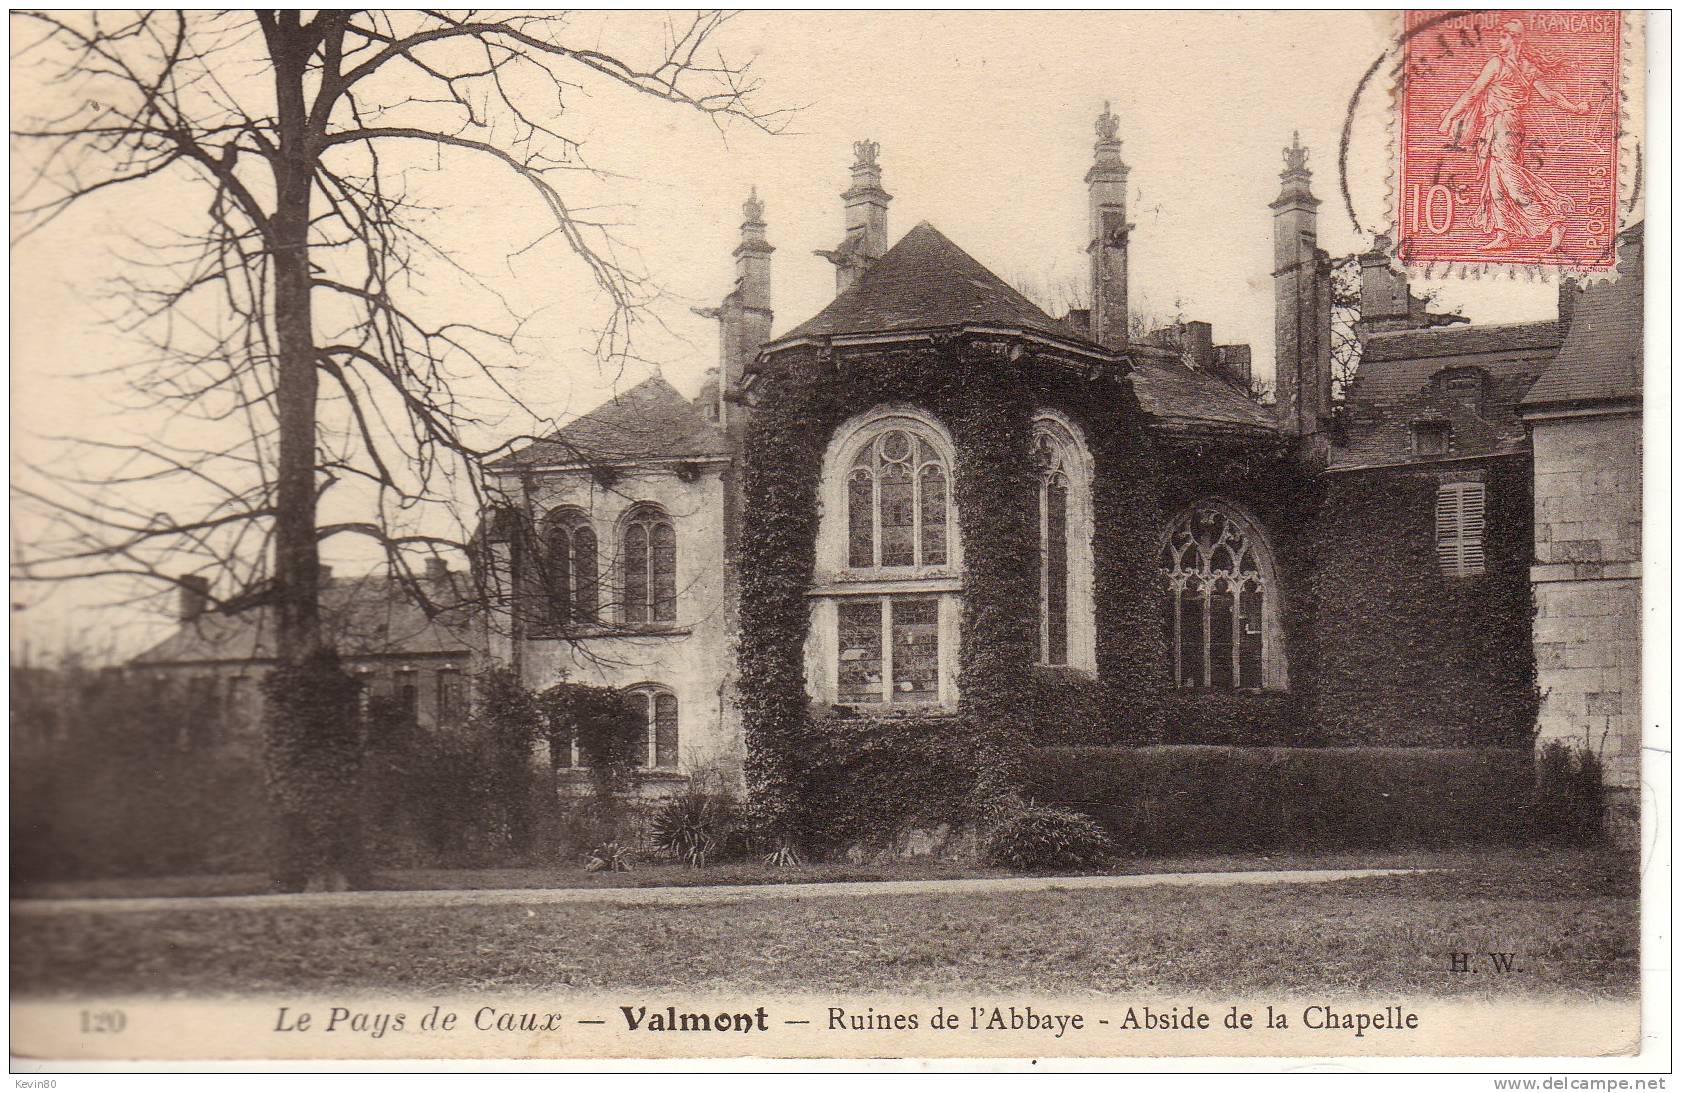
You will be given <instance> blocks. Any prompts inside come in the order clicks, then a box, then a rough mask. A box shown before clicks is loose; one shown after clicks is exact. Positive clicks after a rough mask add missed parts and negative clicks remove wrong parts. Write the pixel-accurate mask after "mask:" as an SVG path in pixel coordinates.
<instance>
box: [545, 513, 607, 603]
mask: <svg viewBox="0 0 1681 1093" xmlns="http://www.w3.org/2000/svg"><path fill="white" fill-rule="evenodd" d="M544 538H545V542H544V557H543V579H544V581H545V583H546V585H547V590H548V605H549V621H550V622H551V623H552V624H554V625H556V626H564V625H566V624H567V623H575V622H594V621H595V619H596V615H597V612H598V611H599V610H600V598H599V597H600V559H599V556H598V553H597V544H596V538H595V528H593V527H592V526H590V522H589V517H588V516H586V515H584V513H583V512H582V511H581V510H578V509H563V510H561V511H559V512H557V513H554V514H553V515H551V516H550V517H549V529H548V533H547V535H546V536H545V537H544Z"/></svg>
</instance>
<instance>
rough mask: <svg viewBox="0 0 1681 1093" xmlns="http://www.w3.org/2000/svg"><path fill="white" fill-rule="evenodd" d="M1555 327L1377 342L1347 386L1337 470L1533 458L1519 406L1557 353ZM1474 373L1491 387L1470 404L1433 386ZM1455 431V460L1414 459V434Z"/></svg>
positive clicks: (1445, 332) (1416, 333)
mask: <svg viewBox="0 0 1681 1093" xmlns="http://www.w3.org/2000/svg"><path fill="white" fill-rule="evenodd" d="M1559 339H1560V332H1559V326H1558V324H1557V323H1555V322H1530V323H1489V324H1486V325H1475V326H1456V327H1432V328H1430V329H1425V330H1403V331H1390V332H1385V333H1380V334H1373V335H1371V336H1370V337H1369V338H1368V339H1367V340H1366V344H1365V349H1364V352H1363V353H1362V354H1361V357H1360V366H1359V369H1358V371H1357V372H1356V373H1355V376H1354V381H1353V382H1352V383H1351V384H1349V387H1348V393H1347V401H1346V403H1345V406H1344V408H1345V410H1346V413H1347V419H1346V428H1345V430H1344V435H1343V437H1342V440H1341V442H1340V443H1339V444H1338V445H1336V446H1333V448H1332V450H1331V466H1332V468H1333V469H1334V470H1362V469H1367V468H1374V467H1389V466H1398V465H1401V464H1412V463H1422V462H1431V461H1435V460H1438V459H1440V458H1447V457H1449V456H1451V457H1452V458H1471V457H1478V456H1506V455H1516V454H1521V453H1522V452H1525V451H1527V450H1528V449H1529V440H1528V437H1527V436H1526V434H1525V432H1524V428H1523V422H1522V421H1521V420H1520V419H1519V417H1518V414H1517V405H1518V402H1519V400H1520V399H1522V398H1523V395H1524V392H1525V391H1527V390H1529V389H1530V386H1531V385H1532V384H1533V383H1534V382H1535V380H1536V377H1538V376H1540V375H1541V373H1542V372H1543V371H1544V370H1545V369H1546V368H1547V367H1548V363H1549V362H1550V361H1551V360H1552V359H1553V356H1554V354H1556V353H1557V352H1558V347H1559ZM1461 368H1474V369H1477V370H1478V371H1480V372H1482V373H1483V374H1484V375H1485V376H1486V377H1487V379H1486V383H1487V387H1486V388H1485V389H1483V391H1482V394H1481V395H1480V396H1479V398H1478V399H1477V400H1475V402H1472V403H1467V402H1466V401H1465V400H1464V399H1462V398H1460V397H1457V396H1455V395H1454V393H1453V392H1451V391H1447V390H1444V389H1442V388H1441V387H1440V385H1439V384H1438V383H1437V381H1436V377H1437V376H1438V375H1440V374H1441V373H1443V372H1445V371H1452V370H1455V369H1461ZM1426 421H1431V422H1441V423H1443V424H1446V425H1448V426H1450V427H1451V436H1452V450H1451V452H1449V453H1444V454H1443V455H1441V456H1426V455H1420V454H1418V453H1416V452H1415V451H1414V448H1413V446H1414V441H1413V426H1414V425H1415V424H1417V423H1419V422H1426Z"/></svg>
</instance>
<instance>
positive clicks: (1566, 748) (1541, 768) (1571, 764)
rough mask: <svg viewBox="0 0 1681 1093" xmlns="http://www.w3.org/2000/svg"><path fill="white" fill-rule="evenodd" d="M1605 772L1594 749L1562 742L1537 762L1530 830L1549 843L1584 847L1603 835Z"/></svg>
mask: <svg viewBox="0 0 1681 1093" xmlns="http://www.w3.org/2000/svg"><path fill="white" fill-rule="evenodd" d="M1604 812H1605V770H1604V764H1603V763H1601V762H1600V760H1599V756H1597V755H1595V754H1594V753H1593V752H1592V751H1591V750H1589V749H1587V748H1584V747H1578V746H1576V745H1575V744H1572V743H1567V742H1566V741H1563V740H1550V741H1548V742H1547V743H1546V744H1544V745H1543V746H1542V748H1541V751H1540V753H1539V754H1538V755H1537V756H1536V759H1535V797H1534V801H1533V803H1532V806H1531V831H1532V833H1533V834H1534V835H1535V837H1536V838H1539V839H1544V840H1547V841H1549V842H1559V843H1565V844H1568V845H1573V846H1581V845H1585V844H1587V843H1592V842H1597V841H1598V840H1599V839H1601V838H1602V837H1603V836H1604V826H1603V823H1604Z"/></svg>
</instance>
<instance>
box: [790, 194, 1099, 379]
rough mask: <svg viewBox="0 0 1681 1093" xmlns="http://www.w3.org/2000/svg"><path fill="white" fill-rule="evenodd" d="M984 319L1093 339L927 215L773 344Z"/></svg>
mask: <svg viewBox="0 0 1681 1093" xmlns="http://www.w3.org/2000/svg"><path fill="white" fill-rule="evenodd" d="M983 324H984V325H989V326H1003V327H1009V328H1012V329H1016V330H1024V331H1030V332H1033V333H1037V334H1046V335H1049V336H1051V337H1055V338H1059V339H1062V340H1064V341H1070V340H1072V341H1087V342H1088V344H1089V341H1088V339H1085V338H1081V337H1079V336H1077V335H1071V334H1070V331H1069V328H1068V327H1067V326H1065V325H1064V324H1062V323H1059V322H1057V321H1056V320H1055V319H1053V318H1051V317H1050V316H1049V315H1047V314H1045V313H1044V312H1043V311H1042V310H1040V309H1039V308H1038V306H1036V305H1035V304H1034V303H1033V302H1032V301H1031V300H1029V299H1028V298H1027V297H1025V296H1023V295H1022V294H1021V293H1019V292H1017V291H1016V290H1015V289H1013V288H1011V287H1010V286H1009V285H1007V284H1005V283H1004V282H1003V281H1002V280H1000V279H999V277H998V275H997V274H995V273H993V272H992V271H991V270H989V269H987V268H986V267H985V266H983V265H981V264H980V263H979V262H978V261H976V260H975V259H974V258H972V257H971V256H970V255H969V254H968V252H966V251H964V249H963V248H962V247H959V246H958V245H957V244H956V243H953V242H952V241H951V240H950V239H947V238H946V237H945V236H944V235H942V234H940V232H939V230H938V229H937V228H935V227H934V226H933V225H932V224H929V223H928V222H927V221H923V222H922V223H920V224H918V225H917V226H916V227H914V228H912V229H911V230H910V231H908V232H906V233H905V236H904V238H903V239H900V240H899V241H898V242H897V243H895V244H893V246H892V247H891V248H890V249H889V250H888V252H887V253H886V254H884V255H882V256H881V257H880V258H878V259H877V260H876V261H875V262H874V263H873V264H872V265H871V266H870V268H869V269H867V270H865V271H864V273H863V275H862V276H860V277H859V278H858V280H857V281H856V282H855V283H854V284H853V285H852V287H850V288H848V289H847V290H846V291H845V292H843V293H841V294H840V295H839V296H836V297H835V298H834V300H833V301H832V302H831V303H830V304H829V306H828V307H826V308H824V309H823V310H822V311H819V312H818V313H817V314H816V315H813V316H812V317H811V318H809V319H807V320H806V321H805V322H803V323H801V324H800V325H799V326H796V327H795V328H794V329H792V330H790V331H788V333H786V334H784V335H782V336H781V337H780V338H776V339H774V340H772V342H771V343H770V345H768V346H766V348H767V349H774V348H775V347H776V346H778V345H780V344H782V343H785V342H790V341H797V340H799V339H801V338H817V337H829V336H833V335H841V334H891V333H901V332H909V331H914V330H940V329H945V328H950V327H957V326H964V325H983ZM1093 348H1096V347H1095V346H1093Z"/></svg>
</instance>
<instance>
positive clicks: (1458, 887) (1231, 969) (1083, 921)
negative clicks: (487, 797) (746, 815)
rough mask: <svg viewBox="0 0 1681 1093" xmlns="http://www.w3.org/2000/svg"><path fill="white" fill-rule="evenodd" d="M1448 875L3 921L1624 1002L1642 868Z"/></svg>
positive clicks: (181, 962)
mask: <svg viewBox="0 0 1681 1093" xmlns="http://www.w3.org/2000/svg"><path fill="white" fill-rule="evenodd" d="M1387 857H1393V856H1378V855H1370V854H1368V855H1364V856H1363V858H1362V861H1361V864H1366V865H1382V864H1393V862H1392V861H1386V860H1378V859H1379V858H1387ZM1437 860H1438V861H1439V862H1440V863H1441V864H1444V865H1447V866H1448V867H1447V868H1444V869H1442V871H1440V872H1434V873H1428V874H1420V875H1414V876H1406V877H1393V878H1382V879H1370V880H1355V881H1344V882H1338V883H1331V884H1323V885H1312V886H1285V885H1281V886H1277V887H1269V886H1256V887H1246V888H1201V889H1192V888H1166V887H1163V888H1143V889H1130V890H1109V891H1083V892H1074V891H1062V892H1056V891H1053V892H1039V893H999V894H990V895H984V896H975V895H967V896H893V895H881V896H869V897H862V898H858V899H855V900H854V899H848V900H815V901H798V900H763V901H748V902H743V903H739V904H734V905H731V906H730V907H728V908H726V909H720V908H719V907H716V906H682V905H673V906H627V905H615V904H611V903H604V904H596V905H570V906H568V905H548V906H531V907H527V906H521V905H504V906H465V907H463V906H452V907H433V908H406V909H400V910H399V909H394V908H393V909H385V908H377V907H366V908H355V909H344V908H318V909H291V908H286V909H213V910H211V909H202V908H200V909H189V908H187V907H183V908H182V909H180V910H175V911H170V912H167V913H152V912H144V913H136V912H130V913H121V914H101V913H83V912H76V913H61V914H53V915H28V916H17V915H14V916H13V917H12V923H11V942H12V989H13V990H14V992H18V993H21V994H31V995H43V994H47V995H62V994H67V993H87V992H97V993H99V994H102V995H111V994H121V993H129V992H133V993H144V994H175V993H193V994H196V993H205V992H208V993H247V992H260V991H287V992H300V991H301V992H325V991H331V992H334V993H361V994H368V993H390V992H398V991H428V992H447V993H455V992H463V991H477V990H490V989H496V990H503V989H527V990H541V989H545V988H556V987H565V988H572V989H607V988H627V987H643V988H674V987H705V988H710V989H716V990H724V991H739V992H746V991H752V990H766V991H789V992H801V991H848V990H858V991H871V992H887V991H906V992H917V991H932V990H948V989H962V988H968V989H977V990H983V989H984V990H987V991H1001V990H1009V989H1015V990H1032V991H1040V992H1083V991H1102V992H1121V991H1129V992H1144V993H1150V992H1158V991H1159V992H1164V993H1165V992H1177V993H1184V992H1190V991H1204V992H1212V993H1218V994H1219V995H1222V996H1228V995H1235V994H1242V993H1247V992H1256V993H1259V992H1328V993H1345V994H1346V993H1362V994H1368V995H1369V994H1373V993H1378V992H1381V993H1392V994H1397V995H1399V994H1467V993H1470V994H1488V993H1525V994H1527V993H1554V992H1568V993H1582V994H1623V993H1631V992H1633V991H1635V990H1636V989H1637V984H1638V973H1639V960H1638V907H1639V894H1638V882H1637V877H1636V872H1635V869H1634V866H1633V863H1632V862H1630V861H1624V860H1621V859H1615V860H1612V859H1608V858H1606V857H1605V856H1603V855H1601V854H1593V853H1583V852H1536V851H1511V850H1502V851H1482V852H1475V853H1472V852H1465V853H1461V854H1459V855H1456V856H1452V858H1451V861H1450V860H1448V859H1443V858H1442V857H1441V856H1437ZM1244 864H1246V865H1247V867H1254V866H1255V865H1256V862H1254V861H1253V860H1249V861H1248V862H1246V863H1244ZM1295 864H1297V865H1299V864H1301V863H1300V862H1296V863H1295ZM1344 864H1348V863H1344ZM801 879H811V878H809V877H807V878H801ZM1490 951H1493V952H1511V953H1515V954H1516V957H1515V962H1514V966H1515V970H1514V971H1513V972H1511V973H1509V974H1503V975H1495V974H1490V973H1487V972H1484V973H1482V974H1478V975H1463V974H1457V975H1456V974H1454V973H1452V972H1451V971H1450V970H1449V962H1450V957H1449V954H1450V953H1453V952H1473V953H1483V952H1490Z"/></svg>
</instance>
